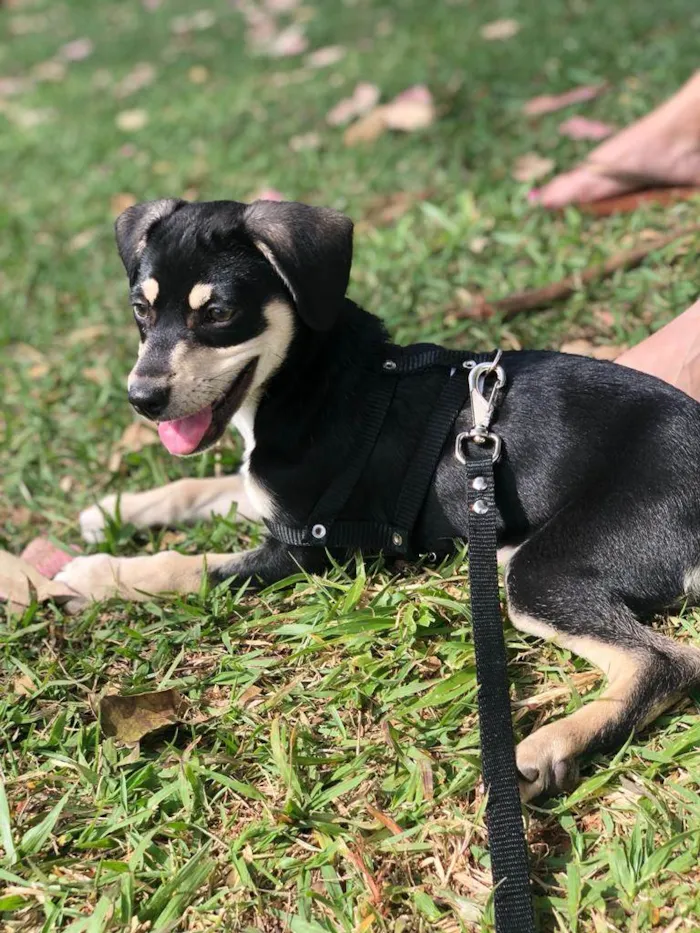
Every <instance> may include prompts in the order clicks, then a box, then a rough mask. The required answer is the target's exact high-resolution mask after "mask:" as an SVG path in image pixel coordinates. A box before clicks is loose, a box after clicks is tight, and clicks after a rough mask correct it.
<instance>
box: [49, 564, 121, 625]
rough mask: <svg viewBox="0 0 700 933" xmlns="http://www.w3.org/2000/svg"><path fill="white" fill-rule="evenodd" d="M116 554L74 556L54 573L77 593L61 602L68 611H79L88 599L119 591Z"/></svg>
mask: <svg viewBox="0 0 700 933" xmlns="http://www.w3.org/2000/svg"><path fill="white" fill-rule="evenodd" d="M119 561H120V558H118V557H111V556H110V555H109V554H92V555H90V556H88V557H76V558H74V559H73V560H72V561H71V562H70V563H69V564H66V566H65V567H64V568H63V570H61V571H60V573H57V574H56V576H55V577H54V580H57V581H58V582H59V583H65V584H66V586H69V587H70V588H71V589H72V590H73V591H74V592H75V594H76V596H75V598H74V599H69V600H68V601H67V602H66V603H65V604H64V607H63V608H64V610H65V611H66V612H68V613H71V614H72V613H76V612H80V611H81V610H82V609H84V608H85V607H86V606H87V605H88V604H89V603H90V602H99V601H100V600H103V599H110V598H111V597H112V596H117V595H119V593H120V581H119Z"/></svg>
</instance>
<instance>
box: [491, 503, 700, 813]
mask: <svg viewBox="0 0 700 933" xmlns="http://www.w3.org/2000/svg"><path fill="white" fill-rule="evenodd" d="M570 517H571V516H570ZM557 524H558V527H556V528H554V527H552V528H548V527H546V526H545V528H544V529H542V530H541V531H540V532H538V533H537V534H536V535H535V536H534V537H533V538H532V539H530V540H529V541H528V542H526V543H525V544H524V545H523V546H522V547H521V548H520V549H519V550H518V552H517V553H516V554H515V555H514V557H513V558H512V560H511V562H510V565H509V567H508V571H507V573H506V592H507V595H508V604H509V614H510V617H511V619H512V621H513V624H514V625H515V626H516V627H517V628H519V629H522V630H523V631H525V632H528V633H530V634H534V635H538V636H541V637H545V638H552V639H554V640H556V642H557V643H558V644H561V645H563V646H564V647H566V648H568V649H569V650H571V651H573V652H574V653H575V654H578V655H581V656H582V657H584V658H586V659H587V660H588V661H590V662H591V663H593V664H594V665H596V666H597V667H599V668H600V669H601V670H602V671H603V673H604V674H605V676H606V678H607V681H608V683H607V687H606V688H605V690H604V691H603V692H602V693H601V694H600V695H599V697H598V698H597V699H595V700H593V701H591V702H589V703H586V704H584V705H583V706H582V707H581V708H580V709H578V710H576V712H574V713H572V714H571V715H569V716H567V717H565V718H563V719H560V720H558V721H555V722H552V723H549V724H547V725H545V726H543V727H541V728H540V729H538V730H537V731H536V732H534V733H532V735H529V736H528V737H527V738H526V739H524V740H523V741H522V742H521V743H520V745H519V746H518V748H517V763H518V770H519V772H520V775H521V795H522V797H523V799H524V800H531V799H533V798H534V797H538V796H540V795H543V794H544V795H547V794H553V793H556V792H558V791H562V790H570V789H571V788H572V787H573V786H574V785H575V783H576V782H577V780H578V772H579V761H580V758H581V757H582V756H585V755H590V754H593V753H596V752H600V751H611V750H614V749H616V748H618V747H620V746H621V745H622V744H623V743H624V742H625V741H626V739H627V738H628V737H629V736H630V734H631V733H632V732H633V731H635V730H637V729H640V728H642V727H643V726H644V725H646V724H647V723H649V722H651V721H652V720H653V719H654V718H655V717H656V716H657V715H658V714H659V713H660V712H661V711H662V710H663V709H665V708H666V707H668V706H670V705H671V704H672V703H673V702H674V701H675V700H676V699H678V698H679V697H680V696H682V695H683V694H684V693H686V692H687V691H688V690H689V689H690V688H692V687H693V685H695V684H697V683H699V682H700V651H699V650H698V649H696V648H693V647H691V646H687V645H683V644H680V643H678V642H675V641H673V640H671V639H670V638H667V637H665V636H663V635H661V634H659V633H658V632H655V631H654V630H653V629H651V628H649V627H647V626H645V625H642V624H641V623H640V622H639V621H638V620H637V617H636V614H635V612H633V611H632V609H631V608H630V603H633V600H632V599H631V598H626V596H629V593H628V591H626V589H625V581H624V577H625V576H627V577H628V581H627V582H628V583H629V582H630V581H632V586H631V589H630V590H629V592H632V591H634V590H636V589H637V586H636V584H635V583H634V582H633V581H635V580H636V579H639V576H638V574H639V572H642V573H646V575H647V579H646V583H647V586H648V591H647V595H646V599H647V601H648V604H649V608H650V609H651V608H659V607H660V606H661V605H663V604H664V603H665V604H666V605H668V604H669V603H670V602H671V601H672V600H673V598H674V597H677V596H678V595H680V592H681V591H682V585H683V584H682V580H683V574H682V571H681V569H680V568H675V567H669V566H668V563H665V561H666V562H667V561H668V560H669V559H671V560H672V558H668V555H667V554H664V553H663V551H661V550H658V551H656V565H654V563H653V561H650V551H649V549H648V548H647V549H643V550H644V553H645V554H646V557H644V556H642V557H640V558H639V563H638V564H637V566H636V567H635V566H627V567H625V566H624V564H623V563H621V562H622V561H624V560H625V559H626V560H627V561H629V562H630V563H631V564H632V565H633V564H634V561H635V552H634V550H632V549H631V548H628V549H625V554H615V553H611V551H610V540H609V539H607V540H603V538H601V536H600V534H599V535H598V536H597V537H596V536H595V535H594V536H592V537H591V536H588V535H586V533H585V529H581V531H582V533H581V534H578V531H579V528H578V527H577V525H576V522H575V521H574V522H570V521H567V520H565V519H564V520H557ZM599 531H601V533H602V535H604V534H605V532H604V529H602V530H601V529H599ZM618 540H620V539H618ZM583 542H587V544H588V548H586V546H585V545H584V544H583ZM591 542H594V543H591ZM586 551H588V552H587V553H586ZM652 552H653V549H652ZM606 562H607V567H606ZM654 571H656V573H655V574H654ZM654 575H655V579H654V580H652V579H651V578H652V577H653V576H654ZM675 580H677V581H678V585H677V588H676V589H675V592H674V588H675V583H674V581H675ZM653 590H655V593H653V594H652V591H653Z"/></svg>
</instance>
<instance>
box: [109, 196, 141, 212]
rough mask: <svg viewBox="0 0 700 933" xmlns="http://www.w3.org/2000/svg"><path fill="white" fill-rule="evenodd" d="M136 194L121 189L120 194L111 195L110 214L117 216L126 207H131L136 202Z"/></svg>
mask: <svg viewBox="0 0 700 933" xmlns="http://www.w3.org/2000/svg"><path fill="white" fill-rule="evenodd" d="M136 200H137V199H136V195H134V194H131V193H130V192H129V191H122V192H120V194H114V195H112V197H111V199H110V202H109V206H110V209H111V211H112V216H113V217H117V216H118V215H119V214H121V213H122V211H125V210H126V209H127V207H133V205H134V204H136Z"/></svg>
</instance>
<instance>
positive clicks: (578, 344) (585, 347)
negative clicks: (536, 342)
mask: <svg viewBox="0 0 700 933" xmlns="http://www.w3.org/2000/svg"><path fill="white" fill-rule="evenodd" d="M559 349H560V351H561V352H562V353H575V354H576V355H577V356H592V357H593V358H594V359H596V360H616V359H617V358H618V356H620V354H621V353H623V352H624V351H625V350H626V349H627V348H626V347H623V346H616V345H614V344H602V345H601V344H594V343H592V342H591V341H590V340H585V339H584V338H579V339H577V340H569V341H567V342H566V343H563V344H562V345H561V346H560V347H559Z"/></svg>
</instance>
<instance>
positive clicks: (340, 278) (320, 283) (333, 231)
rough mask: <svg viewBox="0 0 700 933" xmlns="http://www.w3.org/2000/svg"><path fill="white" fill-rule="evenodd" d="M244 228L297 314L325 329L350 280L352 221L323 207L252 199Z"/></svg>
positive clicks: (308, 322) (328, 326) (244, 215)
mask: <svg viewBox="0 0 700 933" xmlns="http://www.w3.org/2000/svg"><path fill="white" fill-rule="evenodd" d="M243 227H244V230H245V231H246V234H247V235H248V236H249V237H250V239H251V240H252V242H253V243H254V244H255V246H256V247H257V248H258V249H259V250H260V252H261V253H262V254H263V255H264V256H265V258H266V259H267V260H268V261H269V262H270V264H271V265H272V266H273V268H274V269H275V271H276V272H277V274H278V275H279V277H280V278H281V279H282V281H283V282H284V284H285V285H286V286H287V288H288V289H289V291H290V292H291V295H292V298H293V299H294V303H295V305H296V308H297V311H298V312H299V316H300V317H301V319H302V320H303V321H305V322H306V323H307V324H308V325H309V327H311V328H313V329H314V330H329V329H330V328H331V327H332V326H333V324H334V322H335V318H336V316H337V313H338V311H339V310H340V306H341V303H342V300H343V298H344V297H345V292H346V290H347V287H348V281H349V279H350V265H351V262H352V221H351V220H350V219H349V218H347V217H345V216H344V215H343V214H340V213H339V212H338V211H334V210H331V209H330V208H327V207H309V205H308V204H298V203H296V202H295V201H255V202H253V204H250V205H248V207H246V209H245V211H244V214H243Z"/></svg>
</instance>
